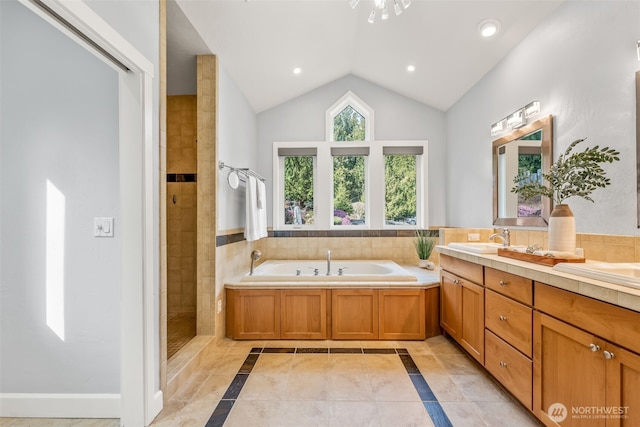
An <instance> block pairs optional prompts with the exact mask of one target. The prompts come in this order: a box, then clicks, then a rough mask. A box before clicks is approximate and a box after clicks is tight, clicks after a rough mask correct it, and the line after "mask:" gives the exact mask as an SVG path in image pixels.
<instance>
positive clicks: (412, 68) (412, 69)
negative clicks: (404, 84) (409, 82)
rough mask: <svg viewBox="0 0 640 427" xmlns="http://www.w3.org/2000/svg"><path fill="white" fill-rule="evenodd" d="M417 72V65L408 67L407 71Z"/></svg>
mask: <svg viewBox="0 0 640 427" xmlns="http://www.w3.org/2000/svg"><path fill="white" fill-rule="evenodd" d="M415 70H416V66H415V65H407V71H408V72H410V73H413V72H414V71H415Z"/></svg>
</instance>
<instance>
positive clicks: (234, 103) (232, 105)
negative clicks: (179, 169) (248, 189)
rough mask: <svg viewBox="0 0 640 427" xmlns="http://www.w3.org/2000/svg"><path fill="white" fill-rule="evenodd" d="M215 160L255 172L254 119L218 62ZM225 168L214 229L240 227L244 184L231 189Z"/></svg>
mask: <svg viewBox="0 0 640 427" xmlns="http://www.w3.org/2000/svg"><path fill="white" fill-rule="evenodd" d="M218 72H219V73H218V91H219V92H218V160H220V161H223V162H225V163H226V164H228V165H231V166H235V167H246V168H251V169H253V170H256V169H257V165H258V153H257V151H256V148H257V147H256V138H257V118H256V113H255V112H254V111H253V109H252V108H251V106H250V105H249V103H248V102H247V100H246V98H245V97H244V95H243V94H242V92H241V91H240V89H239V88H238V86H237V85H236V83H235V81H234V80H233V79H232V77H231V75H230V74H229V73H228V72H227V70H226V69H225V67H224V64H223V63H222V62H221V61H220V62H218ZM228 174H229V169H227V168H225V169H224V170H221V171H220V170H219V171H218V176H219V180H218V208H217V210H218V230H221V231H226V230H234V229H239V228H244V225H245V218H244V209H245V207H244V206H245V198H244V196H245V184H244V183H240V186H239V187H238V188H237V189H236V190H233V189H232V188H231V187H229V185H228V184H227V175H228Z"/></svg>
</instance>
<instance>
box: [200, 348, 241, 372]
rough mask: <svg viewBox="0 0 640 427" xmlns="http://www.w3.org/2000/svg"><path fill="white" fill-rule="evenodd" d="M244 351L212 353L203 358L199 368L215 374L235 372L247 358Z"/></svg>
mask: <svg viewBox="0 0 640 427" xmlns="http://www.w3.org/2000/svg"><path fill="white" fill-rule="evenodd" d="M247 354H248V351H246V352H244V353H225V354H212V355H210V356H207V358H206V359H205V360H203V362H202V365H201V368H200V370H202V371H207V372H209V373H212V374H213V373H215V374H237V373H238V370H239V369H240V367H241V366H242V364H243V363H244V361H245V359H246V358H247Z"/></svg>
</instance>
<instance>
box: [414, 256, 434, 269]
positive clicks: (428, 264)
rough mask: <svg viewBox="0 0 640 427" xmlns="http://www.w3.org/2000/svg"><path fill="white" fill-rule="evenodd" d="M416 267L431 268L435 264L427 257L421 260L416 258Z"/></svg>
mask: <svg viewBox="0 0 640 427" xmlns="http://www.w3.org/2000/svg"><path fill="white" fill-rule="evenodd" d="M418 267H420V268H426V269H427V270H433V269H434V268H435V267H436V265H435V264H434V263H433V262H431V261H429V260H428V259H421V260H418Z"/></svg>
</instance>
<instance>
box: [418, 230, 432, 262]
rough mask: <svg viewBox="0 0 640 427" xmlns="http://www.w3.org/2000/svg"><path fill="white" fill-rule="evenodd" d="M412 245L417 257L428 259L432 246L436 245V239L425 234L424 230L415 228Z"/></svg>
mask: <svg viewBox="0 0 640 427" xmlns="http://www.w3.org/2000/svg"><path fill="white" fill-rule="evenodd" d="M413 245H414V246H415V248H416V253H417V254H418V258H419V259H429V257H430V256H431V252H432V251H433V248H434V247H435V246H436V239H434V238H433V237H429V236H427V232H426V231H423V230H416V236H415V238H414V240H413Z"/></svg>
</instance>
